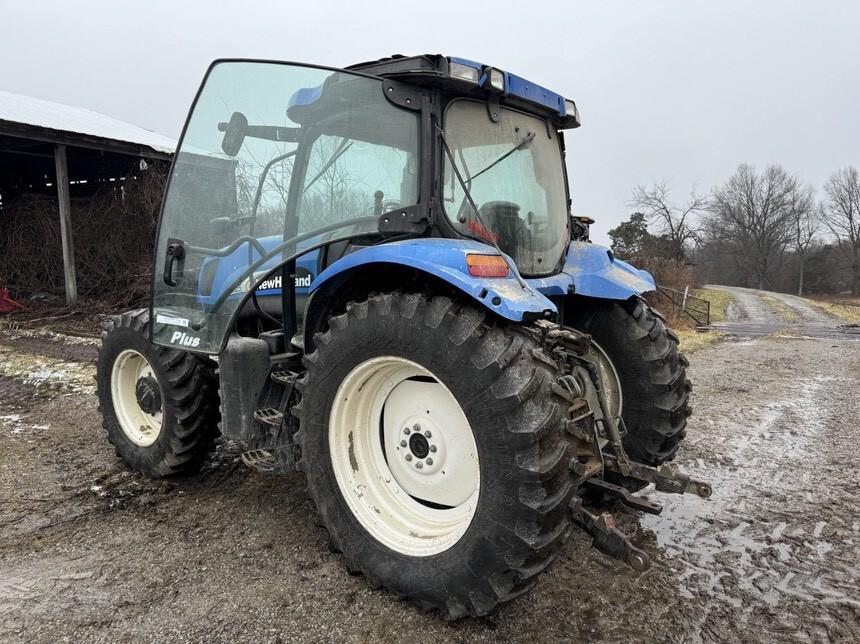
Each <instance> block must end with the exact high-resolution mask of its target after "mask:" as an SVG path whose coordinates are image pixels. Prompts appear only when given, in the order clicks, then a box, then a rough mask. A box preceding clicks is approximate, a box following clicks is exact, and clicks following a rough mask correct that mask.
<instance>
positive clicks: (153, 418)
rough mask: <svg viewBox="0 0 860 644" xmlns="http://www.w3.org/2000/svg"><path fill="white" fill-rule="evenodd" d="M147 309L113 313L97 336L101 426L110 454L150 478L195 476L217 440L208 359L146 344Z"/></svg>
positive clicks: (215, 393) (215, 396) (215, 398)
mask: <svg viewBox="0 0 860 644" xmlns="http://www.w3.org/2000/svg"><path fill="white" fill-rule="evenodd" d="M148 327H149V311H147V310H145V309H142V310H138V311H129V312H127V313H123V314H122V315H115V316H113V317H112V318H111V319H110V320H108V322H107V324H106V326H105V330H104V332H103V333H102V336H101V347H100V348H99V355H98V361H97V363H96V373H97V375H96V380H97V391H98V398H99V411H100V412H101V414H102V426H103V427H104V428H105V430H107V435H108V440H109V441H110V442H111V443H112V444H113V446H114V447H115V448H116V453H117V455H118V456H119V457H120V458H122V460H123V461H125V462H126V464H128V466H129V467H131V468H132V469H133V470H137V471H139V472H142V473H144V474H146V475H147V476H150V477H153V478H159V477H164V476H170V475H175V474H188V473H192V472H195V471H196V470H197V469H199V468H200V466H201V465H202V464H203V462H204V461H205V459H206V457H207V455H208V454H209V452H210V451H212V448H213V447H214V441H215V438H216V437H217V435H218V420H219V413H218V379H217V376H216V374H215V364H214V363H213V362H212V361H211V360H209V359H208V358H205V357H202V356H198V355H195V354H193V353H188V352H187V351H180V350H178V349H170V348H166V347H159V346H156V345H153V344H152V343H151V342H150V341H149V332H148Z"/></svg>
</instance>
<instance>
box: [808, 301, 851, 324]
mask: <svg viewBox="0 0 860 644" xmlns="http://www.w3.org/2000/svg"><path fill="white" fill-rule="evenodd" d="M808 301H809V303H810V304H814V305H815V306H817V307H818V308H820V309H823V310H824V311H826V312H827V313H830V314H831V315H834V316H836V317H837V318H839V319H840V320H844V321H845V322H848V323H849V324H860V298H827V299H818V298H816V299H814V300H813V299H810V300H808Z"/></svg>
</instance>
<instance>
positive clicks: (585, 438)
mask: <svg viewBox="0 0 860 644" xmlns="http://www.w3.org/2000/svg"><path fill="white" fill-rule="evenodd" d="M579 125H580V120H579V112H578V111H577V107H576V105H575V103H574V102H573V101H572V100H570V99H567V98H565V97H563V96H561V95H559V94H556V93H555V92H552V91H550V90H548V89H545V88H544V87H541V86H540V85H537V84H535V83H532V82H531V81H528V80H526V79H524V78H521V77H519V76H516V75H515V74H512V73H510V72H507V71H504V70H501V69H498V68H495V67H491V66H488V65H484V64H481V63H477V62H474V61H471V60H465V59H461V58H455V57H446V56H441V55H424V56H413V57H404V56H393V57H391V58H385V59H382V60H378V61H373V62H367V63H362V64H359V65H354V66H352V67H350V68H347V69H344V70H339V69H331V68H326V67H320V66H314V65H301V64H294V63H284V62H271V61H250V60H219V61H217V62H215V63H214V64H213V65H212V66H211V67H210V69H209V70H208V72H207V74H206V77H205V79H204V81H203V84H202V86H201V87H200V90H199V91H198V93H197V96H196V98H195V100H194V104H193V107H192V110H191V114H190V116H189V118H188V121H187V123H186V125H185V128H184V130H183V134H182V139H181V142H180V145H179V148H178V150H177V153H176V156H175V159H174V161H173V166H172V168H171V173H170V179H169V184H168V187H167V190H166V194H165V198H164V203H163V206H162V212H161V219H160V224H159V231H158V239H157V245H156V255H155V269H154V280H153V295H152V304H151V307H150V309H149V310H140V311H132V312H128V313H125V314H123V315H118V316H115V317H114V318H113V319H112V320H111V321H110V322H109V323H108V325H107V327H106V330H105V332H104V334H103V336H102V345H101V349H100V353H99V358H98V395H99V402H100V409H101V412H102V415H103V421H104V423H103V424H104V427H105V429H106V430H107V433H108V437H109V439H110V441H111V442H112V443H113V445H114V446H115V448H116V451H117V453H118V454H119V455H120V456H121V457H122V458H123V459H124V461H125V462H126V463H127V464H128V465H129V466H130V467H131V468H133V469H135V470H138V471H140V472H143V473H144V474H147V475H149V476H154V477H161V476H169V475H176V474H185V473H189V472H192V471H194V470H196V469H197V468H199V467H200V466H201V464H203V463H204V462H205V459H206V458H207V455H208V454H209V452H210V451H211V450H212V448H213V445H214V442H215V440H216V438H218V437H219V436H223V437H224V438H225V439H229V440H231V441H233V442H234V443H236V444H238V445H241V446H242V449H243V455H242V458H243V460H244V461H245V463H247V464H248V465H249V466H251V467H253V468H255V469H257V470H260V471H264V472H276V473H284V472H292V471H296V470H300V471H302V472H304V475H305V477H306V480H307V489H308V493H309V495H310V498H311V499H312V501H313V503H314V505H315V506H316V510H317V512H318V514H319V518H320V521H321V523H322V524H323V525H324V526H325V527H326V528H327V530H328V532H329V535H330V543H331V544H332V547H333V549H334V550H336V551H339V552H341V553H342V555H343V559H344V561H345V563H346V566H347V568H348V569H349V570H350V571H352V572H360V573H362V574H364V576H365V577H366V579H367V580H368V582H369V583H370V584H371V585H373V586H384V587H386V588H388V589H390V590H391V591H392V592H393V593H394V594H396V595H397V596H400V597H407V598H410V599H411V600H413V601H415V602H416V603H417V604H418V605H419V606H421V607H422V608H425V609H435V610H438V611H440V612H441V613H443V614H444V615H445V616H446V617H448V618H451V619H454V618H459V617H462V616H467V615H484V614H486V613H488V612H490V611H492V610H493V609H494V608H495V607H496V606H497V605H498V604H500V603H502V602H505V601H508V600H510V599H512V598H514V597H516V596H518V595H519V594H521V593H523V592H525V591H526V590H527V589H529V588H530V587H531V586H532V585H533V584H534V582H535V580H536V577H537V576H538V574H539V573H540V572H542V571H543V570H545V569H546V568H547V567H548V565H549V564H550V563H551V562H552V561H553V559H554V558H555V556H556V555H557V553H558V551H559V548H560V547H561V545H562V543H563V542H564V541H565V539H566V537H567V536H568V534H569V533H570V531H571V528H572V526H574V525H576V526H580V527H582V528H584V529H585V530H587V531H588V532H589V533H590V534H591V535H592V537H593V542H594V544H595V545H596V546H598V547H599V548H601V549H602V550H604V551H605V552H607V553H609V554H612V555H614V556H617V557H619V558H621V559H623V560H625V561H627V562H628V563H629V564H630V565H632V566H633V567H635V568H639V569H641V568H644V567H646V566H647V565H648V563H649V561H648V557H647V555H646V554H645V553H644V552H643V551H642V550H640V549H638V548H636V547H635V546H634V545H633V544H632V543H631V542H630V541H629V539H628V538H627V537H626V536H625V535H624V534H623V533H622V532H620V531H619V530H618V529H617V528H616V527H615V526H614V523H613V521H612V517H611V515H609V514H608V513H607V512H605V507H604V506H603V505H602V504H604V503H605V502H606V500H607V499H614V500H617V501H620V502H622V503H624V504H626V505H628V506H631V507H633V508H635V509H637V510H640V511H644V512H652V513H657V512H659V511H660V505H659V504H658V503H656V502H654V501H651V500H648V499H647V498H644V497H641V496H638V495H636V494H634V493H635V492H636V491H638V490H640V489H641V488H643V487H644V486H646V485H648V484H649V483H651V484H654V485H655V486H656V489H657V490H660V491H667V492H675V493H685V492H691V493H694V494H697V495H699V496H702V497H707V496H708V495H709V494H710V486H709V485H708V484H707V483H703V482H700V481H695V480H692V479H690V478H689V477H688V476H685V475H683V474H681V473H680V472H678V471H677V470H676V469H674V468H672V467H671V466H669V465H664V464H665V463H666V462H667V461H669V460H670V459H672V458H673V456H674V455H675V452H676V450H677V449H678V445H679V442H680V441H681V439H682V438H683V437H684V433H685V426H686V422H687V417H688V416H689V414H690V407H689V404H688V400H689V393H690V381H689V380H688V379H687V376H686V371H685V368H686V367H687V365H688V363H687V361H686V359H685V358H684V356H683V355H682V354H681V353H679V351H678V339H677V337H676V336H675V335H674V334H673V333H672V332H671V331H670V330H668V329H667V328H666V326H665V325H664V321H663V319H662V318H661V317H660V315H659V314H658V313H657V312H656V311H654V310H653V309H651V308H650V307H649V306H648V305H647V304H646V303H645V301H644V300H643V299H642V295H643V294H644V293H646V292H648V291H652V290H653V289H654V288H655V286H654V281H653V279H652V278H651V276H650V275H649V274H648V273H646V272H643V271H640V270H637V269H635V268H633V267H632V266H630V265H628V264H626V263H624V262H622V261H619V260H617V259H615V258H614V257H613V256H612V253H611V252H610V251H609V250H607V249H606V248H603V247H600V246H597V245H595V244H592V243H590V241H589V240H588V227H587V221H586V220H584V219H581V218H576V217H573V216H572V215H571V213H570V211H571V199H570V189H569V184H568V180H567V175H566V171H565V162H564V159H565V145H564V133H565V131H566V130H568V129H572V128H576V127H579Z"/></svg>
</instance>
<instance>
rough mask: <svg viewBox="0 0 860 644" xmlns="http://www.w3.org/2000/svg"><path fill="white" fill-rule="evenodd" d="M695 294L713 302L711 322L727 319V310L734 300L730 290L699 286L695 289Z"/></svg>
mask: <svg viewBox="0 0 860 644" xmlns="http://www.w3.org/2000/svg"><path fill="white" fill-rule="evenodd" d="M693 295H695V296H696V297H700V298H702V299H703V300H708V302H710V303H711V322H724V321H725V320H726V311H727V310H728V308H729V304H730V303H731V301H732V296H731V295H729V293H728V291H721V290H719V289H716V288H697V289H696V290H694V291H693Z"/></svg>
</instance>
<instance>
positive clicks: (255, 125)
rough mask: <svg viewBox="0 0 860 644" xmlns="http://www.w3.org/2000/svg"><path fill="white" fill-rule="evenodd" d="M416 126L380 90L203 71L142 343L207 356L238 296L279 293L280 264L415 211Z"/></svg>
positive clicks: (322, 75)
mask: <svg viewBox="0 0 860 644" xmlns="http://www.w3.org/2000/svg"><path fill="white" fill-rule="evenodd" d="M418 123H419V116H418V113H417V112H414V111H409V110H405V109H401V108H399V107H397V106H395V105H394V104H392V103H391V102H390V101H389V100H388V99H387V98H386V97H385V93H384V91H383V85H382V81H381V80H380V79H376V78H371V77H366V76H360V75H356V74H350V73H347V72H340V71H335V70H328V69H320V68H315V67H305V66H301V65H291V64H282V63H256V62H222V63H218V64H216V65H215V66H213V67H212V68H211V70H210V72H209V74H208V75H207V77H206V80H205V81H204V84H203V87H202V88H201V91H200V94H199V96H198V98H197V100H196V102H195V105H194V108H193V111H192V113H191V115H190V117H189V120H188V123H187V124H186V128H185V132H184V135H183V138H182V141H181V144H180V147H179V150H178V151H177V155H176V159H175V162H174V165H173V168H172V174H171V177H170V183H169V185H168V188H167V195H166V198H165V202H164V207H163V210H162V215H161V223H160V228H159V238H158V245H157V247H156V253H157V255H156V262H155V275H154V286H153V318H154V324H153V340H154V341H155V342H156V343H158V344H163V345H169V346H180V347H183V348H187V349H192V350H195V351H200V352H207V353H217V352H218V351H219V350H220V347H221V346H222V344H223V342H224V339H225V335H226V331H227V329H229V328H230V326H231V322H232V319H233V317H234V315H235V314H236V313H237V312H240V310H244V308H243V305H244V304H245V302H246V301H247V296H248V294H249V293H250V292H252V291H253V290H254V289H255V288H256V287H257V286H258V285H259V284H260V283H261V282H262V281H263V280H266V279H269V280H270V279H274V278H275V277H276V276H277V279H278V280H280V272H277V273H274V272H273V271H275V270H276V269H277V270H278V271H280V269H279V267H280V266H281V265H282V264H284V263H285V262H288V261H291V260H292V259H293V258H294V257H296V255H298V254H300V253H302V252H304V251H307V250H311V249H314V248H316V247H318V246H319V245H320V244H322V243H326V242H327V241H334V240H338V239H346V238H352V237H356V236H361V235H370V234H378V232H379V217H380V214H381V213H383V212H387V211H389V210H394V209H396V208H400V207H406V206H410V205H414V204H416V203H417V201H418V170H419V169H418V163H417V159H418V131H419V126H418ZM278 284H279V286H278V288H280V282H278ZM285 292H288V291H286V290H285Z"/></svg>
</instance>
